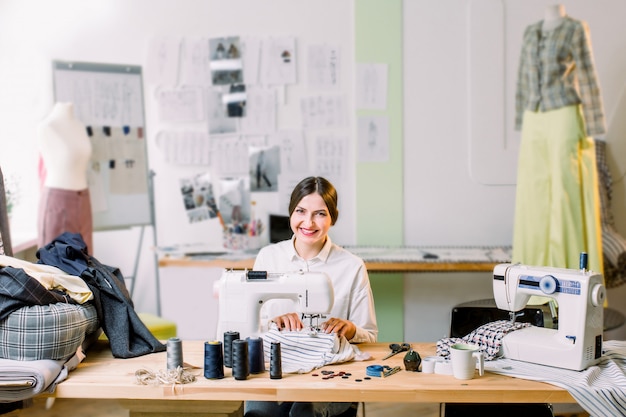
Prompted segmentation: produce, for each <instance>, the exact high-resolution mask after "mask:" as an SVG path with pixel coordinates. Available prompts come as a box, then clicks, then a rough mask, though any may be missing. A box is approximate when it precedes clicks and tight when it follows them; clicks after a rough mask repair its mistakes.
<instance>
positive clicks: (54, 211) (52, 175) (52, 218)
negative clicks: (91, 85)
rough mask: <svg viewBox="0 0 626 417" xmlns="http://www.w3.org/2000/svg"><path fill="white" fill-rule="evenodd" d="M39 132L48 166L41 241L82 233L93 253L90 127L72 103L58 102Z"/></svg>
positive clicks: (41, 220) (42, 203) (41, 201)
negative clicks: (89, 187)
mask: <svg viewBox="0 0 626 417" xmlns="http://www.w3.org/2000/svg"><path fill="white" fill-rule="evenodd" d="M37 133H38V139H39V150H40V152H41V158H42V160H43V163H44V166H45V179H44V181H43V185H44V186H43V189H42V195H41V199H40V204H39V233H38V245H39V247H42V246H44V245H46V244H48V243H50V242H51V241H52V240H53V239H54V238H56V237H58V236H59V235H60V234H61V233H63V232H71V233H80V234H81V236H82V238H83V240H84V241H85V243H86V244H87V249H88V252H89V254H92V253H93V247H92V232H93V224H92V214H91V202H90V197H89V189H88V181H87V168H88V164H89V160H90V158H91V153H92V147H91V142H90V140H89V137H88V136H87V130H86V128H85V126H84V125H83V124H82V123H81V122H80V121H79V120H78V119H76V118H75V117H74V106H73V104H72V103H56V104H55V105H54V106H53V108H52V111H51V112H50V114H49V115H48V116H47V117H46V118H45V119H44V120H43V121H42V123H41V124H40V125H39V129H38V132H37Z"/></svg>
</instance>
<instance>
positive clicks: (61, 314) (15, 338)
mask: <svg viewBox="0 0 626 417" xmlns="http://www.w3.org/2000/svg"><path fill="white" fill-rule="evenodd" d="M98 328H99V323H98V317H97V313H96V309H95V307H94V306H93V305H92V304H90V303H87V304H83V305H78V304H69V303H56V304H49V305H34V306H28V307H22V308H21V309H19V310H16V311H14V312H13V313H11V314H10V315H9V317H7V318H6V319H5V320H3V321H0V358H4V359H13V360H39V359H53V360H65V359H68V358H70V357H71V356H72V355H74V354H75V353H76V350H77V349H78V347H79V346H80V345H81V344H82V343H83V341H84V340H85V336H86V335H88V334H90V333H93V332H94V331H96V330H98Z"/></svg>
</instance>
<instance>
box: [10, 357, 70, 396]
mask: <svg viewBox="0 0 626 417" xmlns="http://www.w3.org/2000/svg"><path fill="white" fill-rule="evenodd" d="M64 363H65V361H55V360H50V359H43V360H38V361H14V360H10V359H0V402H13V401H20V400H25V399H27V398H31V397H33V396H35V395H37V394H41V393H42V392H46V391H48V392H52V391H53V390H54V388H55V387H56V384H58V383H59V382H61V381H63V380H64V379H65V378H67V373H68V368H66V367H64Z"/></svg>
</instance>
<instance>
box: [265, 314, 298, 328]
mask: <svg viewBox="0 0 626 417" xmlns="http://www.w3.org/2000/svg"><path fill="white" fill-rule="evenodd" d="M272 321H273V322H274V323H276V326H278V330H300V329H302V328H304V325H303V324H302V321H301V320H300V317H299V315H298V314H297V313H288V314H283V315H282V316H278V317H274V318H273V319H272Z"/></svg>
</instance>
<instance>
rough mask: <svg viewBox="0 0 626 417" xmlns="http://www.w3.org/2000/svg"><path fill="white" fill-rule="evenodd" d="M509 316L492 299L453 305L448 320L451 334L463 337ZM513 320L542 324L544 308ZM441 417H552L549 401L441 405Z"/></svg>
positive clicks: (542, 325)
mask: <svg viewBox="0 0 626 417" xmlns="http://www.w3.org/2000/svg"><path fill="white" fill-rule="evenodd" d="M508 318H509V313H508V311H504V310H500V309H499V308H498V307H497V306H496V302H495V300H494V299H485V300H476V301H470V302H468V303H463V304H459V305H457V306H455V307H454V308H453V309H452V317H451V320H450V337H463V336H466V335H468V334H469V333H471V332H472V331H473V330H475V329H476V328H478V327H480V326H482V325H483V324H487V323H490V322H492V321H497V320H506V319H508ZM516 320H518V321H521V322H524V323H531V324H533V325H535V326H541V327H544V323H545V322H546V321H547V320H544V309H542V308H541V307H537V308H534V307H528V308H525V309H524V310H522V311H520V312H519V313H518V314H517V318H516ZM442 408H443V414H442V415H443V416H444V417H491V416H506V417H554V413H553V410H552V405H551V404H517V403H500V404H481V403H479V404H475V403H471V404H465V403H446V404H443V405H442Z"/></svg>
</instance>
